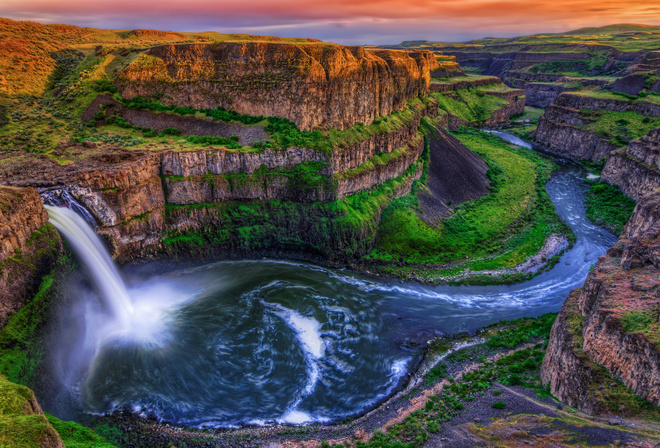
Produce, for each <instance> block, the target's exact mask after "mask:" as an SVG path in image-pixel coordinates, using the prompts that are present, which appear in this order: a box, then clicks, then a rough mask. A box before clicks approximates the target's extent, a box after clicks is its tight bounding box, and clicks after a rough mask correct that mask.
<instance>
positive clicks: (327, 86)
mask: <svg viewBox="0 0 660 448" xmlns="http://www.w3.org/2000/svg"><path fill="white" fill-rule="evenodd" d="M438 67H439V65H438V63H437V62H436V59H435V56H434V55H433V53H431V52H418V51H411V52H409V51H398V50H370V51H367V50H365V49H364V48H362V47H343V46H341V45H335V44H305V45H294V44H275V43H257V42H253V43H218V44H208V45H204V44H189V45H188V44H186V45H164V46H160V47H155V48H151V49H149V50H146V51H145V52H144V53H143V54H141V55H139V56H138V57H137V58H136V59H135V60H134V61H133V62H132V63H131V64H130V65H129V66H128V67H126V68H125V69H123V70H122V71H120V72H119V73H118V74H117V76H116V79H115V83H116V84H117V86H118V87H119V89H120V92H121V94H122V95H123V96H124V97H125V98H132V97H134V96H142V97H158V98H159V99H160V100H161V101H162V102H163V103H164V104H166V105H184V106H188V107H194V108H196V109H206V108H217V107H224V108H226V109H231V110H234V111H236V112H239V113H245V114H249V115H263V116H279V117H285V118H287V119H289V120H291V121H293V122H294V123H296V125H298V127H299V128H300V129H303V130H311V129H314V128H317V127H321V126H331V127H334V128H337V129H346V128H348V127H350V126H352V125H354V124H356V123H365V124H370V123H371V122H373V120H374V119H375V118H377V117H379V116H385V115H389V114H390V113H392V112H394V111H397V110H401V109H403V108H404V107H405V105H406V103H407V102H408V101H410V100H411V99H413V98H416V97H418V96H426V94H427V93H428V91H429V83H430V76H431V75H430V71H431V70H433V69H435V68H438Z"/></svg>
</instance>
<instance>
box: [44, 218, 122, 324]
mask: <svg viewBox="0 0 660 448" xmlns="http://www.w3.org/2000/svg"><path fill="white" fill-rule="evenodd" d="M45 207H46V211H47V212H48V217H49V219H50V222H51V223H52V224H53V225H54V226H55V227H56V228H57V230H59V231H60V233H61V234H62V236H64V238H65V239H66V240H67V241H68V242H69V244H70V245H71V248H72V249H73V251H74V252H75V253H76V255H77V256H78V257H80V259H81V261H82V262H83V264H84V265H85V267H86V268H87V269H88V270H89V273H90V275H91V277H92V280H93V281H94V284H95V286H96V288H97V290H98V291H99V293H100V294H101V296H102V299H103V301H104V303H105V304H106V306H107V307H108V308H109V310H108V311H110V312H111V313H112V316H113V317H114V319H115V320H116V321H117V322H118V323H119V324H121V325H122V326H124V327H127V326H128V324H129V322H130V320H131V315H132V314H133V305H132V303H131V299H130V297H129V295H128V291H127V290H126V286H125V285H124V282H123V280H122V278H121V276H120V275H119V271H117V268H116V267H115V264H114V262H113V261H112V258H110V255H109V254H108V252H107V250H106V249H105V247H104V246H103V243H102V242H101V240H100V239H99V237H98V236H97V235H96V233H94V230H93V229H92V228H91V227H90V226H89V224H88V223H87V222H86V221H85V220H84V219H83V218H82V217H81V216H80V215H78V214H77V213H76V212H74V211H72V210H69V209H68V208H64V207H53V206H50V205H45Z"/></svg>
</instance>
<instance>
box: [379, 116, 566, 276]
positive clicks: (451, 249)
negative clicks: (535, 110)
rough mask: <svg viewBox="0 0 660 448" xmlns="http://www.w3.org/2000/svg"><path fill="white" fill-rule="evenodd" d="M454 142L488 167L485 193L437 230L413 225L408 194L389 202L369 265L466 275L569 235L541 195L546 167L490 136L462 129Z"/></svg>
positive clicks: (415, 214) (418, 222) (415, 217)
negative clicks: (392, 263) (557, 236)
mask: <svg viewBox="0 0 660 448" xmlns="http://www.w3.org/2000/svg"><path fill="white" fill-rule="evenodd" d="M455 135H456V136H457V137H458V138H459V139H460V140H461V141H462V142H463V143H464V144H465V145H466V146H467V147H468V148H470V149H471V150H473V151H475V152H476V153H477V154H479V155H480V156H481V157H483V158H484V159H485V160H486V161H487V163H488V164H489V166H490V170H489V172H488V177H489V179H490V181H491V191H492V193H491V194H488V195H486V196H484V197H482V198H479V199H477V200H474V201H470V202H468V203H465V204H462V205H460V206H458V207H456V208H455V209H454V214H453V215H452V216H451V217H449V218H447V219H445V220H443V221H441V222H439V223H438V224H437V225H436V226H431V225H429V224H427V223H426V222H424V221H423V220H422V219H421V218H420V217H419V206H418V202H417V197H416V195H415V194H414V193H413V194H410V195H408V196H405V197H402V198H399V199H395V200H394V201H392V204H391V205H390V206H389V207H388V208H387V209H386V210H385V211H384V212H383V216H382V219H381V224H380V229H379V233H378V239H377V241H376V245H375V248H374V250H373V251H372V252H371V253H370V254H369V255H368V257H367V258H368V259H377V260H382V261H392V260H397V261H399V262H405V263H410V264H412V265H429V264H431V265H436V264H448V263H451V264H449V265H447V267H446V268H444V271H437V272H436V273H440V274H441V275H442V274H445V275H456V274H459V273H460V272H461V271H462V270H463V269H465V268H467V267H469V268H470V269H471V270H484V269H499V268H508V267H514V266H517V265H518V264H520V263H521V262H522V261H524V260H525V259H526V258H527V257H529V256H531V255H533V254H535V253H537V252H538V251H539V250H540V249H541V247H542V246H543V244H544V242H545V239H546V238H547V237H548V236H550V235H551V234H552V233H564V234H565V233H568V228H567V227H566V225H565V224H564V223H563V222H562V221H561V219H560V218H559V216H558V215H557V214H556V212H555V210H554V206H553V205H552V202H551V201H550V198H549V196H548V194H547V192H546V191H545V183H546V182H547V180H548V179H549V177H550V174H551V173H552V171H553V170H554V168H555V165H554V164H553V163H552V162H550V161H549V160H547V159H545V158H543V157H541V156H540V155H538V154H537V153H535V152H532V151H529V150H524V149H519V148H516V147H513V146H511V145H509V144H507V143H505V142H504V141H503V140H500V139H499V138H497V137H494V136H492V135H490V134H486V133H482V132H479V131H475V130H470V129H462V130H461V132H458V133H456V134H455ZM467 257H469V259H468V260H466V258H467ZM416 269H418V268H416ZM418 270H419V269H418ZM388 273H394V271H392V270H390V271H388Z"/></svg>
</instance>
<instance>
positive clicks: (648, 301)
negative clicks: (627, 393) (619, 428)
mask: <svg viewBox="0 0 660 448" xmlns="http://www.w3.org/2000/svg"><path fill="white" fill-rule="evenodd" d="M658 278H660V193H655V194H652V195H649V196H646V197H645V198H644V199H643V200H641V201H640V202H639V203H638V205H637V207H636V208H635V211H634V213H633V216H632V218H631V219H630V221H629V222H628V224H627V225H626V227H625V228H624V231H623V234H622V235H621V238H620V239H619V241H618V242H617V243H616V244H615V245H614V246H612V248H610V249H609V250H608V251H607V255H606V256H604V257H601V258H600V259H599V260H598V263H597V264H596V266H595V268H594V270H593V271H592V272H591V273H590V274H589V276H588V277H587V280H586V282H585V284H584V286H583V287H582V288H581V289H580V290H575V291H573V293H571V295H570V297H569V299H568V300H567V301H566V303H565V304H564V306H563V308H562V311H561V312H560V313H559V316H558V317H557V321H556V322H555V324H554V326H553V328H552V332H551V335H550V343H549V346H548V350H547V352H546V357H545V359H544V361H543V366H542V369H541V378H542V380H543V382H544V384H549V385H550V391H551V393H552V394H553V395H554V396H556V397H557V398H559V399H560V400H562V401H563V402H565V403H567V404H569V405H571V406H575V407H577V408H579V409H581V410H584V411H586V412H589V413H605V412H608V411H613V409H608V408H606V398H607V397H606V396H605V397H603V394H605V395H608V394H613V393H615V392H613V391H610V388H616V387H622V386H617V385H616V383H611V384H610V383H609V382H605V381H604V379H606V378H607V377H608V375H610V376H611V377H613V378H617V379H619V380H621V381H622V382H623V384H624V385H625V386H626V387H627V388H628V389H630V390H631V391H632V392H633V393H634V394H636V395H638V396H640V397H642V398H644V399H646V400H648V401H649V402H651V403H653V404H655V405H656V406H657V405H660V340H659V339H658V336H657V335H658V331H659V330H660V322H658V317H659V316H660V289H659V286H660V285H659V283H658ZM604 383H605V384H604ZM618 393H621V392H618Z"/></svg>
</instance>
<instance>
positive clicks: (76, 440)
mask: <svg viewBox="0 0 660 448" xmlns="http://www.w3.org/2000/svg"><path fill="white" fill-rule="evenodd" d="M46 417H47V418H48V421H49V422H50V424H51V425H53V427H54V428H55V431H57V433H58V434H59V436H60V438H61V439H62V442H63V443H64V446H65V447H66V448H115V445H112V444H111V443H108V441H107V440H106V439H105V438H104V437H101V436H100V435H98V434H97V433H95V432H94V431H93V430H92V429H90V428H86V427H84V426H82V425H81V424H79V423H76V422H65V421H62V420H60V419H59V418H57V417H55V416H53V415H50V414H46Z"/></svg>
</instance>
